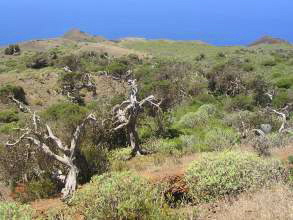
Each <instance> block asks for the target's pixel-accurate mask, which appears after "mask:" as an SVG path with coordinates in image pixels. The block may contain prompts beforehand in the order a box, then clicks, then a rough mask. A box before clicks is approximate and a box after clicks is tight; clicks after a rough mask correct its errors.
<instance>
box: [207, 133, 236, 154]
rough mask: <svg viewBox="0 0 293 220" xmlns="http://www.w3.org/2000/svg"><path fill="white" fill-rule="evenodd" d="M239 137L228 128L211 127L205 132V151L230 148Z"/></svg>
mask: <svg viewBox="0 0 293 220" xmlns="http://www.w3.org/2000/svg"><path fill="white" fill-rule="evenodd" d="M238 140H239V137H238V135H237V133H236V132H235V131H234V130H233V129H230V128H213V129H210V130H209V131H208V132H207V133H206V134H205V140H204V143H203V144H204V145H205V147H204V149H205V150H206V151H220V150H223V149H225V148H230V147H232V146H233V145H235V144H236V143H237V141H238Z"/></svg>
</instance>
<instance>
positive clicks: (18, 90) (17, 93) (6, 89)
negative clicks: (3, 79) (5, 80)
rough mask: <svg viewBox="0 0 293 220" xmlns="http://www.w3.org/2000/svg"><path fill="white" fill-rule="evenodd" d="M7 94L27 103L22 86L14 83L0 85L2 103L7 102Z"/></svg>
mask: <svg viewBox="0 0 293 220" xmlns="http://www.w3.org/2000/svg"><path fill="white" fill-rule="evenodd" d="M9 96H13V97H14V98H16V99H17V100H19V101H21V102H23V103H25V104H27V102H26V98H25V92H24V90H23V88H22V87H20V86H14V85H9V84H7V85H4V86H1V87H0V101H1V102H3V103H5V104H6V103H8V102H9Z"/></svg>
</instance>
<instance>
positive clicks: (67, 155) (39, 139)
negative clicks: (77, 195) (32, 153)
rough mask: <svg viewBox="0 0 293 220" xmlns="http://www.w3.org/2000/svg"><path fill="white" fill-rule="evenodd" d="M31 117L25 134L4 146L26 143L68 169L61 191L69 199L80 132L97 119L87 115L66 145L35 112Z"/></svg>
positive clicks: (72, 187) (75, 178)
mask: <svg viewBox="0 0 293 220" xmlns="http://www.w3.org/2000/svg"><path fill="white" fill-rule="evenodd" d="M17 103H19V102H17ZM22 105H24V104H22ZM22 105H20V106H22ZM30 113H31V111H30ZM31 116H32V122H31V124H30V125H28V127H27V128H26V129H24V131H25V132H24V133H23V134H22V135H21V136H20V137H19V138H17V139H16V140H14V141H13V142H7V143H6V146H7V147H14V146H15V145H18V144H20V143H23V142H25V143H26V142H28V143H30V144H32V145H34V146H35V147H37V148H39V149H41V150H42V151H43V152H44V153H45V154H47V155H48V156H49V157H51V158H53V159H55V160H56V161H58V162H60V163H62V164H63V165H64V166H65V167H66V168H67V169H68V173H67V176H66V180H65V187H64V188H63V189H62V194H63V196H62V198H63V199H66V198H68V197H70V196H71V195H72V193H73V192H74V191H75V190H76V188H77V176H78V173H79V169H78V166H77V164H76V162H75V161H76V160H75V159H76V149H77V147H78V146H79V142H80V137H81V135H82V131H83V130H84V129H85V126H86V125H87V124H89V123H90V122H94V123H96V122H97V119H96V117H95V116H94V115H93V114H89V115H88V116H87V117H86V118H85V119H84V120H83V121H82V123H81V124H80V125H78V126H77V127H76V129H75V131H74V133H73V137H72V139H71V142H70V144H69V145H67V144H65V143H64V142H63V141H62V140H60V139H59V138H58V137H57V136H56V135H55V134H54V133H53V131H52V129H51V128H50V126H49V125H47V124H44V123H42V122H41V120H40V117H39V116H38V115H37V114H36V113H35V112H34V113H31ZM53 148H56V149H58V152H57V153H56V152H55V151H53V150H52V149H53Z"/></svg>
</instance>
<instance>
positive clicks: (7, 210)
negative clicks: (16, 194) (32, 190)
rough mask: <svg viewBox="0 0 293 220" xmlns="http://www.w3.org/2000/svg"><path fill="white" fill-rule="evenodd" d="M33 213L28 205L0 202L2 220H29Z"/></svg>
mask: <svg viewBox="0 0 293 220" xmlns="http://www.w3.org/2000/svg"><path fill="white" fill-rule="evenodd" d="M34 213H35V211H34V210H33V209H32V208H31V207H30V206H29V205H21V204H18V203H15V202H0V218H1V219H3V220H14V219H15V220H16V219H17V220H31V219H33V216H34Z"/></svg>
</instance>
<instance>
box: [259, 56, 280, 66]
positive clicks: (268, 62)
mask: <svg viewBox="0 0 293 220" xmlns="http://www.w3.org/2000/svg"><path fill="white" fill-rule="evenodd" d="M261 64H262V65H263V66H275V65H277V61H276V59H275V58H274V57H273V56H270V55H268V56H265V57H263V60H262V62H261Z"/></svg>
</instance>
